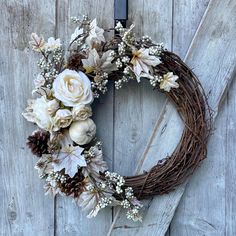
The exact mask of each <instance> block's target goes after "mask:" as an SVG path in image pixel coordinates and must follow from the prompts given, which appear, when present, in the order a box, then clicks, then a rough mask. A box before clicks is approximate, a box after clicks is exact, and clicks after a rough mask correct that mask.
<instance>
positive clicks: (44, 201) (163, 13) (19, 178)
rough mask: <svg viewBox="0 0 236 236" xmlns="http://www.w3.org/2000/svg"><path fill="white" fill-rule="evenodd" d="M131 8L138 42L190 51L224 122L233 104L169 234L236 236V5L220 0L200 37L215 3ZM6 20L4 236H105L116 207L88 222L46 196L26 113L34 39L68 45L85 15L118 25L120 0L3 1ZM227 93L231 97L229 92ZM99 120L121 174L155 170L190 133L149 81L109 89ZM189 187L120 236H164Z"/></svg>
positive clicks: (122, 227) (0, 203)
mask: <svg viewBox="0 0 236 236" xmlns="http://www.w3.org/2000/svg"><path fill="white" fill-rule="evenodd" d="M129 3H130V4H129V19H130V21H129V23H131V21H133V22H135V24H136V32H137V34H138V35H143V34H148V35H150V36H152V38H153V39H154V40H155V41H157V42H161V41H162V42H164V43H165V44H166V45H167V48H168V49H173V51H175V52H176V53H178V54H179V55H180V56H181V57H182V58H184V57H185V54H186V52H187V51H188V53H187V57H185V59H186V62H187V64H189V65H190V66H191V67H192V68H194V71H195V72H196V73H197V75H198V76H199V78H200V79H201V81H202V83H203V85H204V88H205V89H206V91H207V93H208V94H209V101H210V104H211V106H212V107H213V108H214V110H215V111H216V112H215V117H216V115H217V114H218V108H219V107H220V106H224V109H223V111H222V113H221V114H220V115H219V117H218V119H217V121H216V125H215V126H216V127H218V129H217V130H216V131H215V134H214V135H213V136H212V138H211V140H210V142H209V153H208V159H207V160H205V161H204V164H203V165H202V167H201V168H200V169H199V171H198V172H197V173H196V174H195V175H194V176H193V178H192V179H191V185H189V186H188V187H187V190H186V194H185V197H184V198H183V201H182V202H181V204H180V206H179V208H178V211H177V214H176V217H175V218H174V220H173V222H172V224H171V226H170V230H169V231H168V235H169V236H172V235H173V236H185V235H194V236H195V235H215V236H218V235H227V236H233V235H235V234H236V231H235V229H236V227H235V219H236V214H235V211H236V209H235V192H236V189H235V187H234V186H235V184H234V182H235V181H234V180H235V167H236V161H234V156H235V115H236V114H235V107H236V105H235V102H236V100H235V91H236V84H235V81H234V83H233V85H232V88H231V86H229V84H230V81H231V80H232V78H233V77H235V63H236V56H235V51H236V37H235V36H236V32H235V29H236V14H235V12H236V3H235V1H232V0H231V1H230V0H224V1H215V0H211V3H210V5H209V7H208V11H207V14H205V16H204V18H203V20H202V22H201V25H200V27H199V28H198V30H197V33H196V34H195V31H196V28H197V26H198V24H199V22H200V21H201V18H202V15H203V13H204V11H205V8H206V6H207V3H208V0H198V1H197V0H189V1H187V0H179V1H172V0H168V1H166V0H161V1H154V0H148V1H144V0H136V1H129ZM0 12H1V16H0V17H1V23H2V27H1V28H0V32H1V39H2V40H1V54H0V76H1V81H2V85H1V86H0V99H1V104H0V112H1V115H0V129H1V136H0V137H1V138H0V141H1V149H0V150H1V156H0V177H1V178H0V186H1V189H0V190H1V191H0V209H1V210H2V213H1V214H0V235H1V236H11V235H16V236H18V235H24V236H31V235H36V236H37V235H39V236H42V235H45V236H47V235H50V236H51V235H57V236H58V235H63V236H64V235H69V236H73V235H80V236H90V235H94V234H96V235H97V236H103V235H106V234H107V232H108V230H109V228H110V225H111V223H112V219H113V217H114V216H115V215H116V214H115V213H116V212H117V211H116V209H115V210H114V211H113V212H114V214H112V210H110V209H107V210H105V211H104V212H101V214H100V215H99V216H98V217H97V218H96V219H92V220H89V219H87V218H86V217H85V216H86V214H85V213H84V212H81V210H80V209H79V208H78V207H77V206H76V205H75V204H73V203H72V202H71V200H70V199H66V198H61V197H59V198H57V199H56V200H55V201H54V200H53V199H52V198H50V197H45V196H44V193H43V189H42V188H43V182H41V181H40V180H39V179H38V176H37V173H36V171H35V170H34V169H33V166H34V163H35V162H36V159H35V158H34V157H33V156H32V155H31V154H30V152H29V150H28V149H27V148H26V147H25V139H26V137H27V136H28V135H29V134H30V133H31V132H32V131H33V130H34V129H35V128H36V126H33V125H30V124H29V123H28V122H26V121H25V120H24V119H23V118H22V117H21V112H22V110H23V109H24V108H25V106H26V100H27V98H29V97H30V96H31V94H30V92H31V89H32V87H33V78H34V77H35V76H36V75H37V65H36V61H37V60H38V57H37V55H36V54H33V53H32V51H30V50H29V48H28V41H29V35H30V33H31V32H37V33H41V34H43V35H44V36H45V38H47V37H49V36H52V35H54V36H57V37H60V38H62V40H63V41H64V42H67V38H68V35H69V34H70V33H71V32H72V31H73V25H71V23H70V20H69V18H70V17H71V16H80V17H81V16H82V14H88V15H89V16H91V17H97V19H98V22H99V23H100V25H102V26H104V27H112V26H113V1H110V0H91V1H89V0H78V1H76V0H49V1H45V0H42V1H36V0H24V1H18V0H10V1H6V0H3V1H2V2H1V10H0ZM194 34H195V36H194ZM193 37H194V40H193V42H192V43H191V41H192V38H193ZM189 45H190V49H189V50H188V48H189ZM227 88H230V89H231V91H230V92H229V93H226V90H227ZM224 97H226V102H225V103H224V104H222V101H223V98H224ZM94 113H95V116H94V119H95V121H96V124H97V126H98V136H99V137H100V138H101V140H102V141H103V144H104V153H105V159H106V160H107V161H108V164H109V166H110V169H114V170H115V171H118V172H120V173H121V174H131V173H134V172H135V171H138V172H141V171H143V170H146V169H149V168H150V166H152V165H153V163H155V162H156V161H157V160H158V159H161V158H163V157H165V156H166V154H170V153H171V152H172V151H173V149H174V147H175V146H176V144H177V143H178V141H179V138H180V135H181V132H182V128H183V124H182V123H181V120H180V119H179V116H178V114H177V112H176V110H175V108H174V107H173V105H172V104H171V103H170V102H169V101H166V99H165V97H164V96H163V95H162V94H156V92H153V91H152V90H151V86H150V85H149V84H148V83H142V84H140V85H137V84H136V83H130V84H129V86H126V87H124V88H123V89H122V90H119V91H115V92H114V90H113V86H112V85H110V88H109V93H108V94H107V95H106V96H104V97H102V98H101V99H100V100H99V102H98V103H97V104H95V108H94ZM163 144H164V145H163ZM157 153H158V157H156V155H157ZM154 156H155V157H156V159H154V158H153V157H154ZM136 163H138V165H136ZM209 186H210V191H209ZM184 189H185V186H184V185H183V186H180V187H179V188H178V189H177V190H176V191H174V192H172V193H171V194H169V195H168V196H163V197H157V198H155V199H153V200H152V199H151V200H149V201H146V202H145V212H144V215H145V219H144V222H143V223H142V224H132V223H130V222H128V221H127V220H126V219H125V216H124V215H123V213H122V214H120V215H118V220H117V222H115V223H114V229H113V228H112V235H130V236H133V235H137V236H138V235H147V234H148V235H150V236H151V235H153V236H154V235H155V236H156V235H158V236H159V235H160V236H161V235H164V234H165V232H166V231H167V229H168V226H169V224H170V222H171V219H172V217H173V215H174V212H175V209H176V207H177V205H178V203H179V201H180V198H181V196H182V194H183V192H184ZM112 216H113V217H112ZM94 232H95V233H94Z"/></svg>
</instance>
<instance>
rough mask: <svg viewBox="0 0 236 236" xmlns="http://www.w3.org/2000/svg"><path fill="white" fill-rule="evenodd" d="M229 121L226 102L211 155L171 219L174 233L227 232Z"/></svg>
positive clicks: (215, 235) (215, 133) (209, 149)
mask: <svg viewBox="0 0 236 236" xmlns="http://www.w3.org/2000/svg"><path fill="white" fill-rule="evenodd" d="M226 125H227V107H226V106H224V107H223V109H222V110H221V112H220V113H219V117H217V119H216V123H215V127H216V130H215V132H214V135H213V136H212V137H211V139H210V141H209V145H208V158H207V159H206V160H205V161H204V164H203V165H202V166H201V167H200V168H199V170H198V172H197V173H196V174H195V175H194V176H193V177H192V178H191V181H190V183H189V185H187V187H186V190H185V194H184V197H183V198H182V199H181V202H180V204H179V206H178V208H177V211H176V213H175V216H174V218H173V220H172V222H171V226H170V229H171V234H172V235H199V236H203V235H212V236H217V235H224V234H225V233H224V232H225V222H226V219H227V218H226V217H225V216H226V210H225V205H226V199H225V192H227V189H226V183H225V179H226V176H225V175H226V172H225V165H226V163H227V161H226V160H227V141H226V140H227V139H226V132H227V131H226ZM231 161H232V158H231ZM232 164H234V162H233V163H232ZM231 174H232V172H231ZM231 178H232V177H231ZM209 186H210V192H209ZM234 194H235V193H234ZM199 196H200V197H199ZM231 201H232V198H231ZM227 221H228V219H227ZM229 235H233V234H229Z"/></svg>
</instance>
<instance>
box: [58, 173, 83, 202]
mask: <svg viewBox="0 0 236 236" xmlns="http://www.w3.org/2000/svg"><path fill="white" fill-rule="evenodd" d="M83 180H84V176H83V174H82V173H81V171H79V172H78V173H76V175H75V176H74V177H73V178H70V177H69V176H68V178H67V179H66V182H65V183H60V184H59V188H60V190H61V192H63V193H64V194H65V195H66V196H70V195H72V196H73V197H75V198H76V197H79V196H80V194H81V193H82V192H83V191H84V185H85V183H84V181H83Z"/></svg>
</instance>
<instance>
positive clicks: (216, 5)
mask: <svg viewBox="0 0 236 236" xmlns="http://www.w3.org/2000/svg"><path fill="white" fill-rule="evenodd" d="M223 8H224V11H222V9H223ZM234 11H235V3H234V2H232V1H225V2H218V1H211V3H210V6H209V7H208V11H207V14H205V17H204V19H203V21H202V23H201V25H200V27H199V29H198V31H197V34H196V35H195V37H194V41H193V43H192V44H191V48H190V50H189V51H188V56H187V57H186V61H187V63H188V64H189V65H190V66H192V67H194V68H195V70H194V71H195V72H196V73H197V74H198V75H199V77H200V80H201V82H202V83H203V86H204V88H205V89H206V92H207V93H209V92H211V93H210V96H209V102H210V105H211V106H212V107H213V109H214V110H215V111H216V113H215V116H216V114H217V109H218V106H219V103H220V102H221V98H222V95H223V94H224V92H225V90H226V87H227V84H228V83H229V82H230V81H231V77H232V75H233V73H234V66H235V61H236V57H235V54H234V53H233V52H234V51H235V47H236V44H235V31H234V29H235V22H236V21H235V14H234ZM212 22H214V24H212ZM219 27H220V31H219ZM214 58H217V59H215V60H214ZM209 75H210V78H211V79H209ZM169 107H170V109H171V110H173V108H171V106H169ZM168 109H169V108H167V109H166V110H168ZM166 110H164V113H166ZM173 112H174V111H170V114H171V115H172V114H173ZM177 124H178V123H177ZM177 124H176V125H177ZM162 125H163V126H164V125H165V119H164V120H163V122H162ZM157 133H158V132H157ZM165 133H169V136H170V135H173V133H172V127H171V126H166V129H165ZM157 136H158V135H157ZM167 136H168V135H167ZM169 136H168V137H169ZM156 140H157V141H160V142H161V141H162V142H163V140H161V139H160V137H158V138H156ZM153 143H155V145H156V141H155V139H154V142H153ZM151 146H152V145H150V147H151ZM147 157H149V155H147ZM150 157H151V155H150ZM150 163H152V162H151V161H150V159H149V158H146V159H145V160H144V161H143V165H142V168H143V169H147V168H148V167H150ZM184 189H185V187H184V185H183V186H180V187H179V188H178V189H176V191H174V192H172V193H171V194H169V195H165V196H163V197H158V198H155V200H153V202H152V204H151V207H150V208H149V209H148V214H147V217H146V218H145V219H144V223H143V226H144V225H145V226H146V227H137V228H138V229H137V230H136V233H140V235H141V234H142V233H144V232H145V230H147V228H152V231H151V232H155V235H163V234H164V233H165V232H166V230H167V228H168V225H169V223H170V221H171V219H172V217H173V214H174V211H175V209H176V206H177V205H178V202H179V200H180V198H181V196H182V194H183V192H184ZM150 212H151V213H153V214H152V216H155V217H152V218H151V219H150V218H149V214H150ZM155 219H158V220H155ZM150 220H151V221H152V222H153V223H150V222H151V221H150ZM146 221H147V222H148V223H149V224H145V223H146ZM115 228H116V229H118V230H116V232H117V234H118V233H121V232H123V231H122V230H123V228H129V226H127V227H124V225H119V224H117V225H116V226H115Z"/></svg>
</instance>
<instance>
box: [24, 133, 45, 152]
mask: <svg viewBox="0 0 236 236" xmlns="http://www.w3.org/2000/svg"><path fill="white" fill-rule="evenodd" d="M48 140H49V132H46V131H41V130H38V131H36V132H34V133H33V134H32V135H30V136H29V137H28V142H27V145H28V147H29V148H30V149H31V151H32V153H33V154H34V155H36V156H38V157H41V156H42V154H47V153H48Z"/></svg>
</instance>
